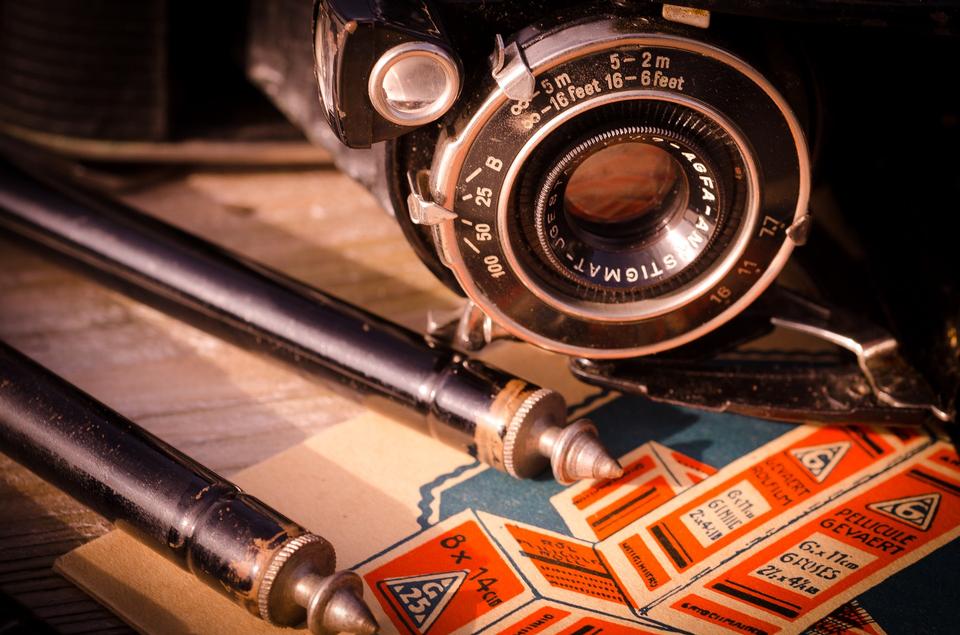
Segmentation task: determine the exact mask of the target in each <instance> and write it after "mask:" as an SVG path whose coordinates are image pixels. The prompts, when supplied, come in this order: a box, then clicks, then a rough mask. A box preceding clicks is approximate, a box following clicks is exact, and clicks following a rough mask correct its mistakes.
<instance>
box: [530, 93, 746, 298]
mask: <svg viewBox="0 0 960 635" xmlns="http://www.w3.org/2000/svg"><path fill="white" fill-rule="evenodd" d="M638 122H642V124H643V125H637V123H638ZM570 139H573V141H572V142H571V141H570ZM742 176H743V165H742V157H741V156H740V154H739V151H738V150H737V149H736V147H735V144H734V143H733V141H732V139H730V137H729V135H727V134H726V132H725V131H724V129H723V128H722V127H721V126H720V125H719V124H718V123H717V122H715V121H713V120H712V119H710V118H709V117H708V116H707V115H706V114H704V113H702V112H697V111H695V110H694V109H692V108H689V107H687V106H684V105H681V104H677V103H670V102H661V101H656V100H630V101H623V102H616V103H613V104H608V105H606V106H600V107H598V108H595V109H592V110H589V111H587V112H585V113H583V114H581V115H580V116H578V117H576V118H573V119H571V120H570V121H569V122H567V123H566V124H564V125H563V126H562V127H560V128H559V129H558V130H556V131H555V132H554V134H552V135H551V136H550V137H549V138H548V139H546V140H545V141H544V142H542V143H541V144H540V145H539V146H538V147H537V149H536V150H535V151H534V152H533V153H532V154H531V155H530V158H529V159H528V162H527V164H526V165H525V169H524V171H523V173H522V176H521V177H520V182H519V188H517V190H516V191H517V194H516V196H515V197H514V200H513V205H512V208H511V209H512V212H511V219H512V223H513V225H512V226H513V227H514V228H515V231H512V232H511V235H512V236H513V237H514V240H515V241H516V247H517V248H516V249H515V253H517V254H518V255H519V256H520V259H521V261H522V262H523V264H524V265H525V267H526V268H527V270H528V272H529V273H530V274H531V277H532V278H535V279H537V280H538V281H539V284H540V286H542V287H543V288H546V289H548V290H549V291H548V293H550V294H551V295H552V296H553V297H555V298H557V301H560V302H565V301H572V302H575V303H576V302H583V301H586V302H597V303H603V304H607V305H610V304H623V303H627V302H635V301H639V300H645V299H651V298H657V297H660V296H663V295H665V294H668V293H670V292H671V291H674V290H676V289H678V288H679V287H681V286H683V285H684V284H686V283H688V282H690V281H692V280H694V279H696V278H697V277H698V276H700V275H701V274H703V273H705V272H706V271H708V270H710V268H711V265H712V264H713V263H714V262H716V260H717V259H718V258H719V257H720V256H721V255H722V253H723V251H724V249H725V247H726V246H727V245H728V244H729V242H730V239H731V237H732V235H733V234H734V233H735V230H736V228H737V226H738V221H739V219H740V218H741V217H742V215H743V213H744V208H745V202H746V193H745V187H744V185H743V183H742Z"/></svg>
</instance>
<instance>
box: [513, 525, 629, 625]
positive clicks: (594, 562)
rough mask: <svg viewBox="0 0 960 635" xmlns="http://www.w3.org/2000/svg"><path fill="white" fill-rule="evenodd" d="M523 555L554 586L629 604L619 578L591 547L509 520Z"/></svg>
mask: <svg viewBox="0 0 960 635" xmlns="http://www.w3.org/2000/svg"><path fill="white" fill-rule="evenodd" d="M505 527H506V529H507V531H509V532H510V535H512V536H513V538H514V540H516V541H517V544H518V545H519V547H520V549H521V551H520V555H521V556H523V557H525V558H529V559H530V561H531V562H532V563H533V565H534V566H535V567H536V568H537V570H538V571H539V572H540V575H542V576H543V578H544V580H546V581H547V582H548V583H549V584H550V585H551V586H555V587H559V588H562V589H566V590H569V591H574V592H576V593H580V594H582V595H586V596H590V597H595V598H598V599H601V600H607V601H609V602H616V603H619V604H624V605H626V606H630V601H629V600H628V598H626V597H624V593H623V591H622V590H621V585H620V584H619V580H617V578H616V576H615V575H614V574H613V572H612V571H611V570H610V569H609V567H607V564H606V563H605V562H604V561H603V559H602V558H601V557H600V555H599V554H598V553H597V552H596V551H594V550H593V549H592V548H591V547H589V546H587V545H583V544H579V543H576V542H573V541H572V540H565V539H563V538H560V537H557V536H553V535H549V534H544V533H540V532H538V531H533V530H531V529H528V528H526V527H521V526H519V525H514V524H510V523H507V524H506V525H505Z"/></svg>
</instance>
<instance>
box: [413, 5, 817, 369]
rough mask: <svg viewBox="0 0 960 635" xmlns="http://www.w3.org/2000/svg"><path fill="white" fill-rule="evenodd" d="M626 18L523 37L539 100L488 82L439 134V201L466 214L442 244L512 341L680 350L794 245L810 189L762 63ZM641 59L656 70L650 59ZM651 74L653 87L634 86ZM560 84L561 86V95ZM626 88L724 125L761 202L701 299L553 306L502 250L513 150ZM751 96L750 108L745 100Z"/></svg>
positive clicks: (467, 286) (567, 348) (579, 351)
mask: <svg viewBox="0 0 960 635" xmlns="http://www.w3.org/2000/svg"><path fill="white" fill-rule="evenodd" d="M619 24H620V23H619V22H617V21H616V19H614V18H601V19H598V20H596V21H594V22H590V23H583V24H577V25H574V26H571V27H569V28H566V29H561V30H558V31H556V32H554V33H551V34H549V35H547V36H545V37H542V38H540V39H539V40H535V41H533V42H531V43H529V44H527V43H523V42H521V46H522V47H523V49H524V55H525V57H526V59H527V62H528V64H529V66H530V68H531V70H532V71H533V73H534V74H535V76H536V80H537V83H536V86H537V87H538V92H537V93H536V94H535V95H534V98H533V99H532V100H531V101H530V102H510V101H508V100H507V99H506V97H505V95H504V94H503V92H502V90H500V88H499V87H498V86H497V85H496V84H495V83H494V82H493V81H492V80H491V81H490V83H489V90H488V91H479V94H481V95H483V97H480V98H478V101H477V102H476V103H475V104H472V105H468V106H467V107H466V110H465V111H464V112H469V113H472V114H471V115H470V116H469V117H461V118H460V119H459V120H456V121H454V122H453V123H452V125H451V126H450V127H449V128H448V132H447V133H446V134H445V135H444V136H443V137H442V138H441V141H440V143H439V145H438V149H437V153H436V155H435V159H434V165H433V169H432V171H431V186H432V189H433V195H434V197H435V199H436V200H438V201H439V202H442V203H444V204H445V205H446V206H447V207H448V208H451V209H453V211H454V212H456V213H457V215H458V218H457V219H456V220H452V221H447V222H445V223H443V224H442V225H441V226H440V228H439V236H440V247H441V250H442V253H443V256H444V259H445V260H446V261H447V262H448V263H449V264H450V266H451V269H452V270H453V271H454V273H455V275H456V276H457V278H458V280H459V282H460V284H461V285H462V286H463V288H464V290H465V291H466V293H467V294H468V295H469V296H470V297H471V298H473V300H474V302H475V303H476V304H477V305H478V306H479V307H480V308H481V309H483V310H484V311H485V312H486V313H487V314H488V315H489V316H490V317H491V318H492V319H493V320H494V321H496V322H497V323H499V324H500V325H501V326H502V327H503V328H504V329H505V330H507V331H509V332H511V333H513V334H514V335H516V336H517V337H519V338H521V339H525V340H528V341H531V342H533V343H535V344H537V345H540V346H542V347H544V348H547V349H550V350H554V351H557V352H561V353H566V354H569V355H576V356H583V357H593V358H614V357H626V356H632V355H642V354H649V353H654V352H657V351H661V350H665V349H668V348H672V347H674V346H677V345H680V344H682V343H685V342H687V341H690V340H692V339H695V338H696V337H699V336H700V335H703V334H705V333H707V332H709V331H710V330H713V329H714V328H717V327H718V326H720V325H721V324H723V323H724V322H726V321H727V320H729V319H731V318H732V317H733V316H734V315H736V314H737V313H739V312H740V311H741V310H742V309H743V308H745V307H746V306H747V305H748V304H749V303H750V302H751V301H753V300H754V299H755V298H756V297H757V296H758V295H759V294H760V293H761V292H762V291H763V290H764V289H765V288H766V287H767V286H768V285H769V284H770V283H771V282H772V281H773V279H774V278H775V277H776V275H777V273H779V271H780V269H781V268H782V267H783V264H784V263H785V262H786V259H787V257H788V256H789V253H790V251H792V248H793V243H792V241H790V240H789V239H788V237H787V235H786V229H787V228H788V227H789V226H791V225H792V224H793V223H794V222H796V221H797V220H798V219H799V218H800V217H801V216H803V215H804V214H805V213H806V205H807V199H808V195H809V165H808V158H807V150H806V145H805V141H804V138H803V134H802V131H801V129H800V126H799V123H798V122H797V121H796V118H795V117H794V116H793V114H792V113H791V111H790V109H789V107H788V106H787V104H786V102H785V101H784V100H783V98H782V97H781V96H780V95H779V93H777V91H776V90H775V89H774V88H773V87H772V86H771V85H770V84H769V83H768V82H767V81H766V80H765V79H764V78H763V77H762V76H761V75H760V74H759V73H757V71H755V70H754V69H752V68H751V67H750V66H748V65H747V64H746V63H744V62H743V61H742V60H740V59H739V58H737V57H735V56H733V55H731V54H729V53H727V52H725V51H722V50H720V49H717V48H715V47H712V46H710V45H708V44H704V43H702V42H698V41H694V40H690V39H686V38H682V37H678V36H674V35H665V34H656V33H650V34H641V33H631V32H623V30H622V29H621V27H620V26H619ZM645 63H648V64H650V67H649V68H644V66H643V65H644V64H645ZM631 65H632V66H631ZM615 66H616V67H618V69H619V70H616V71H614V67H615ZM640 69H644V70H640ZM600 71H604V72H600ZM614 72H616V73H618V74H619V79H614V77H613V73H614ZM631 78H632V79H631ZM642 78H646V79H642ZM680 80H682V82H681V81H680ZM644 81H645V82H646V83H647V84H648V85H649V84H651V83H654V87H653V88H647V87H643V86H641V87H639V88H638V87H637V86H636V84H637V83H640V82H644ZM601 82H603V84H601ZM617 84H620V85H619V86H618V85H617ZM718 85H721V86H724V87H725V88H726V93H725V94H722V93H720V92H718V91H717V90H715V89H716V86H718ZM548 87H550V88H548ZM561 91H562V92H561ZM561 94H563V95H566V97H564V98H563V99H562V100H560V99H558V96H559V95H561ZM551 98H552V99H553V101H552V102H551ZM618 98H619V99H659V100H664V101H673V102H676V103H681V104H683V105H685V106H688V107H694V108H695V109H697V110H700V111H702V112H705V113H708V115H709V116H710V117H711V118H713V119H714V120H719V121H726V122H727V125H729V127H730V129H729V132H731V133H732V135H734V136H735V137H737V138H738V139H739V141H738V145H739V146H742V147H743V149H744V152H745V153H746V154H747V156H748V158H749V157H755V161H756V163H757V164H759V165H760V166H761V167H762V169H757V168H756V167H754V168H752V174H747V175H744V177H745V178H748V179H754V180H755V182H754V183H753V184H752V185H751V187H750V189H751V191H752V192H754V193H755V195H756V200H755V201H754V202H753V203H754V205H753V206H754V209H755V212H754V213H753V214H752V215H751V216H750V217H749V218H748V221H747V222H746V223H744V225H743V234H742V235H741V236H739V237H738V238H737V240H736V241H735V246H734V247H733V248H732V251H731V252H730V253H729V254H727V256H726V257H725V258H726V259H725V260H724V267H725V270H722V271H718V272H715V273H714V274H713V279H710V280H709V286H708V287H704V288H698V289H697V293H696V294H694V296H695V297H689V298H684V300H685V301H684V302H683V303H677V304H676V306H673V307H667V308H666V310H663V311H650V312H649V313H647V314H644V315H641V314H638V313H636V312H634V314H633V315H629V314H625V313H624V312H623V311H620V312H619V313H618V311H617V310H616V308H614V309H613V310H612V311H611V310H609V309H610V306H611V305H608V306H607V309H606V310H604V311H603V312H591V310H583V311H579V312H577V311H568V310H559V309H558V308H557V307H556V306H555V305H553V304H551V303H549V302H546V301H544V299H543V298H542V297H538V295H537V293H536V291H537V290H536V289H534V292H531V290H530V285H529V284H527V282H528V281H525V280H523V279H522V275H523V272H522V271H521V270H519V269H514V266H515V264H514V263H515V259H514V261H513V262H511V261H510V259H509V258H508V253H509V250H510V244H509V241H508V240H504V237H503V236H502V235H501V231H502V230H503V223H502V218H501V217H500V214H499V213H498V212H497V211H495V210H499V208H501V207H502V206H503V201H504V200H506V198H507V197H508V196H509V194H510V193H509V187H506V188H505V187H504V183H505V178H504V177H505V176H507V174H508V173H509V172H511V171H513V172H514V173H515V172H516V171H517V170H518V169H519V164H518V162H517V161H518V160H517V159H514V157H519V156H520V154H521V150H522V149H523V148H524V146H525V145H526V144H528V143H530V142H531V139H533V138H534V137H535V136H536V135H537V134H539V133H541V131H543V130H544V129H545V128H547V127H548V126H549V124H550V122H551V121H552V120H553V119H554V118H555V117H557V116H559V115H564V114H565V115H566V116H567V117H569V116H573V115H575V114H576V113H577V112H580V111H583V110H586V109H589V108H590V107H591V104H593V107H595V106H596V105H597V104H598V103H600V102H604V100H607V101H608V102H609V101H615V100H616V99H618ZM561 101H563V102H566V105H564V104H562V103H561ZM708 102H709V103H710V105H709V106H708V105H707V103H708ZM748 102H749V104H750V107H749V108H745V107H743V104H744V103H748ZM604 103H607V102H604ZM721 112H723V115H721V114H720V113H721ZM566 113H573V114H566ZM639 123H642V122H638V124H639ZM727 125H724V128H725V129H726V128H727ZM508 185H509V184H508ZM697 284H699V282H698V283H697ZM700 286H701V287H702V286H704V285H700ZM613 306H614V307H615V306H616V305H613ZM635 308H636V307H634V309H635ZM587 309H590V307H587ZM601 313H602V314H601Z"/></svg>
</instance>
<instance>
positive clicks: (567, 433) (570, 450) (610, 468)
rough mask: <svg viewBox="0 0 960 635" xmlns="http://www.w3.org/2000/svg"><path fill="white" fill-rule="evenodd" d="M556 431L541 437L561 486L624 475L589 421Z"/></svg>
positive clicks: (584, 420)
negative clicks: (584, 480) (583, 480)
mask: <svg viewBox="0 0 960 635" xmlns="http://www.w3.org/2000/svg"><path fill="white" fill-rule="evenodd" d="M555 430H556V432H555V433H553V434H549V435H544V437H541V439H542V441H543V442H544V444H545V445H546V446H547V447H541V451H543V452H544V454H546V455H547V456H549V457H550V465H551V466H552V467H553V477H554V478H555V479H556V480H557V482H559V483H562V484H569V483H573V482H574V481H579V480H582V479H587V478H589V479H596V478H604V479H610V478H617V477H619V476H621V475H622V474H623V468H622V467H620V464H619V463H617V461H616V459H614V458H613V457H611V456H610V454H609V453H608V452H607V449H606V448H605V447H603V444H602V443H600V439H599V438H597V428H596V426H594V425H593V424H592V423H591V422H590V421H588V420H587V419H581V420H580V421H577V422H576V423H573V424H571V425H569V426H567V427H566V428H563V429H555Z"/></svg>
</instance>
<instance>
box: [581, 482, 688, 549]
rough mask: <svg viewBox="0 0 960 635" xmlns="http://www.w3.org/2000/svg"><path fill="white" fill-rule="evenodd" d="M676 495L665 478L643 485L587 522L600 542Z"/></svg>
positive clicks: (592, 516)
mask: <svg viewBox="0 0 960 635" xmlns="http://www.w3.org/2000/svg"><path fill="white" fill-rule="evenodd" d="M675 495H676V491H675V490H674V488H672V487H670V483H669V482H667V479H666V478H664V477H663V476H657V477H655V478H652V479H650V480H649V481H647V482H646V483H643V484H642V485H640V486H639V487H637V488H636V489H633V490H632V491H631V492H630V493H629V494H627V495H626V496H623V497H621V498H619V499H617V500H615V501H613V502H612V503H610V504H609V505H607V506H606V507H603V508H602V509H600V510H598V511H596V512H594V513H593V514H590V515H589V516H587V522H588V523H589V524H590V528H591V529H593V532H594V534H596V536H597V538H598V539H599V540H603V539H604V538H606V537H607V536H610V535H613V534H614V533H616V532H617V531H619V530H621V529H623V528H624V527H626V526H627V525H629V524H630V523H632V522H633V521H635V520H637V519H638V518H640V517H642V516H644V515H645V514H647V513H648V512H650V511H651V510H654V509H656V508H657V507H659V506H660V505H662V504H663V503H665V502H667V501H668V500H670V499H671V498H673V497H674V496H675Z"/></svg>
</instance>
